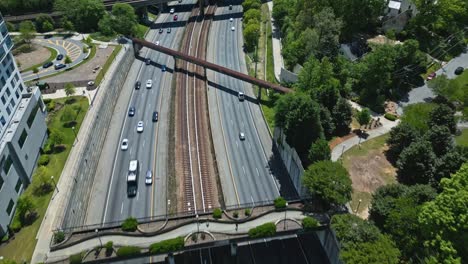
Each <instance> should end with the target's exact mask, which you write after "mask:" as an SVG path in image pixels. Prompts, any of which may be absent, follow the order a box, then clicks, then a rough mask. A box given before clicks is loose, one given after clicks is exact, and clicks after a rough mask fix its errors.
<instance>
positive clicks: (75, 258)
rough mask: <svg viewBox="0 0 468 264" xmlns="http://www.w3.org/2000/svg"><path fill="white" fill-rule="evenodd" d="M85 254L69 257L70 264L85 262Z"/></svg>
mask: <svg viewBox="0 0 468 264" xmlns="http://www.w3.org/2000/svg"><path fill="white" fill-rule="evenodd" d="M83 255H84V254H83V252H80V253H77V254H73V255H71V256H70V257H69V259H68V260H69V261H70V264H80V263H82V262H83Z"/></svg>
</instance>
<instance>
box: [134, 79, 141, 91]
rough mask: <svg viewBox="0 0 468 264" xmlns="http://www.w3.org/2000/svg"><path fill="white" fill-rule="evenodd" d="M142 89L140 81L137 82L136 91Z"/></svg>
mask: <svg viewBox="0 0 468 264" xmlns="http://www.w3.org/2000/svg"><path fill="white" fill-rule="evenodd" d="M140 87H141V82H140V81H137V82H136V83H135V89H137V90H138V89H140Z"/></svg>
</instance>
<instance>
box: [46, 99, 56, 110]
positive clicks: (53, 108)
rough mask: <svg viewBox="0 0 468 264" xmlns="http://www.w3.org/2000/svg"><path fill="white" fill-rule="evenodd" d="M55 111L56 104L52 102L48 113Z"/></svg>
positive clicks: (48, 106)
mask: <svg viewBox="0 0 468 264" xmlns="http://www.w3.org/2000/svg"><path fill="white" fill-rule="evenodd" d="M54 110H55V102H54V101H52V102H50V103H49V104H48V105H47V112H52V111H54Z"/></svg>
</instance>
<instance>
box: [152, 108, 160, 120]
mask: <svg viewBox="0 0 468 264" xmlns="http://www.w3.org/2000/svg"><path fill="white" fill-rule="evenodd" d="M158 119H159V114H158V111H154V112H153V122H158Z"/></svg>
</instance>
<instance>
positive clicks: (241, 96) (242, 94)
mask: <svg viewBox="0 0 468 264" xmlns="http://www.w3.org/2000/svg"><path fill="white" fill-rule="evenodd" d="M237 97H239V101H244V99H245V96H244V93H243V92H239V93H238V94H237Z"/></svg>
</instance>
